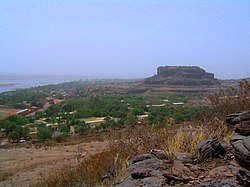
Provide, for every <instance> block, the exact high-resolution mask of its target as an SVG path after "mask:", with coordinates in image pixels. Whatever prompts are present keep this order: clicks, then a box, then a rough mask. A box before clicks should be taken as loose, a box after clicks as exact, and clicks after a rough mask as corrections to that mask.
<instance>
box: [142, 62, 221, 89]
mask: <svg viewBox="0 0 250 187" xmlns="http://www.w3.org/2000/svg"><path fill="white" fill-rule="evenodd" d="M144 83H145V84H163V85H178V86H198V85H218V84H219V81H218V80H217V79H215V78H214V74H213V73H208V72H206V71H205V70H204V69H202V68H200V67H198V66H164V67H162V66H161V67H158V68H157V74H156V75H154V76H153V77H149V78H146V79H145V80H144Z"/></svg>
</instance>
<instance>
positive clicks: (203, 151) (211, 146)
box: [196, 139, 226, 160]
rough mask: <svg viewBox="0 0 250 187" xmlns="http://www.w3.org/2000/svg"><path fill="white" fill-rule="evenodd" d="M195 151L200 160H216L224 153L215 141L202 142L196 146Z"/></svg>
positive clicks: (223, 149)
mask: <svg viewBox="0 0 250 187" xmlns="http://www.w3.org/2000/svg"><path fill="white" fill-rule="evenodd" d="M196 151H197V152H198V153H199V156H200V160H204V159H207V158H216V157H219V156H223V155H225V153H226V150H225V148H224V147H222V145H221V144H220V142H219V141H218V140H217V139H209V140H204V141H203V142H201V143H199V144H198V145H197V146H196Z"/></svg>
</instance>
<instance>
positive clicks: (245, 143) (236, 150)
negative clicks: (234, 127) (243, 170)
mask: <svg viewBox="0 0 250 187" xmlns="http://www.w3.org/2000/svg"><path fill="white" fill-rule="evenodd" d="M230 143H231V145H232V151H233V154H234V156H235V158H236V160H237V161H238V162H239V164H241V165H242V166H243V167H247V168H249V167H250V149H249V148H250V136H233V137H231V138H230Z"/></svg>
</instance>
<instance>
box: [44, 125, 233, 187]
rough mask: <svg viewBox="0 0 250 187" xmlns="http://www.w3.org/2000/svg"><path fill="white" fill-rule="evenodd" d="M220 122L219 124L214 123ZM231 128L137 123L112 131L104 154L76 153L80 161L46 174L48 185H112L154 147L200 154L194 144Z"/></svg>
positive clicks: (170, 154)
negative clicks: (129, 162) (133, 158)
mask: <svg viewBox="0 0 250 187" xmlns="http://www.w3.org/2000/svg"><path fill="white" fill-rule="evenodd" d="M215 123H217V124H215ZM229 132H230V131H229V130H228V129H227V128H226V127H225V125H223V124H218V122H213V125H211V124H209V123H205V124H204V123H203V124H201V123H194V122H193V123H191V122H190V123H185V124H182V125H173V126H169V127H168V126H165V127H163V126H147V125H142V126H137V127H135V128H133V129H125V130H122V131H119V132H113V133H112V134H111V135H110V137H112V138H110V143H109V146H108V148H107V149H105V150H104V151H102V152H101V153H98V154H95V155H94V156H93V155H87V156H84V157H82V156H81V153H79V154H78V155H76V158H77V161H78V164H77V166H75V167H72V165H70V164H68V165H65V166H64V167H63V168H60V169H57V170H55V171H52V172H51V173H50V174H49V175H48V176H47V177H45V184H46V185H45V186H87V187H92V186H96V185H97V184H101V186H112V185H113V184H115V183H116V182H118V181H119V180H121V179H122V178H124V176H125V174H126V166H127V161H128V160H129V159H131V158H132V157H134V156H136V155H139V154H143V153H148V152H149V151H150V150H151V149H163V150H165V151H166V152H167V153H168V154H169V157H170V159H174V157H173V153H175V152H188V153H191V154H193V155H194V156H197V155H196V153H195V146H196V145H197V144H198V143H199V142H201V141H202V140H204V139H207V138H218V139H220V140H223V138H224V137H225V136H226V135H227V134H228V133H229Z"/></svg>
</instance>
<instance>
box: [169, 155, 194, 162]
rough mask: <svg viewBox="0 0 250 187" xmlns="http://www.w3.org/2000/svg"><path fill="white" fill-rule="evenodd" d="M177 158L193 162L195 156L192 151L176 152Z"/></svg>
mask: <svg viewBox="0 0 250 187" xmlns="http://www.w3.org/2000/svg"><path fill="white" fill-rule="evenodd" d="M174 156H175V159H176V160H179V161H181V162H183V163H193V162H194V157H193V155H192V154H190V153H174Z"/></svg>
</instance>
